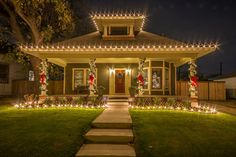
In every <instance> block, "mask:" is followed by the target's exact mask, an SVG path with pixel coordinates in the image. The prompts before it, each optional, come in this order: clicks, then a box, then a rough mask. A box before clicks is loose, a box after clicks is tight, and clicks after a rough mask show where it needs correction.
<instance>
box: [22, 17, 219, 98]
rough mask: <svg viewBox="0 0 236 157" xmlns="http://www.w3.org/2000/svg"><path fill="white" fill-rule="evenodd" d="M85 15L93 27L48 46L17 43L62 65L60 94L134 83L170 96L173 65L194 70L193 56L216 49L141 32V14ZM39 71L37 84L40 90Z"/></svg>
mask: <svg viewBox="0 0 236 157" xmlns="http://www.w3.org/2000/svg"><path fill="white" fill-rule="evenodd" d="M91 18H92V20H93V24H94V25H95V27H96V29H97V31H96V32H93V33H89V34H86V35H83V36H79V37H75V38H72V39H70V40H66V41H63V42H59V43H55V44H51V45H21V49H22V51H24V52H25V53H28V54H30V55H33V56H36V57H39V58H40V59H42V61H43V62H45V60H47V61H48V62H51V63H54V64H57V65H59V66H62V67H64V90H63V94H75V93H76V90H77V89H78V88H79V87H81V86H88V87H89V89H90V91H92V90H93V89H94V88H96V86H103V87H105V91H104V94H109V95H128V94H129V88H130V87H131V86H133V85H137V86H138V88H139V93H142V94H144V95H175V94H176V68H177V67H178V66H180V65H183V64H185V63H188V62H191V63H193V64H191V65H194V66H191V68H190V69H191V70H194V68H195V64H194V60H196V59H197V58H199V57H202V56H204V55H206V54H208V53H211V52H213V51H215V50H216V48H217V45H212V44H209V45H207V44H188V43H184V42H180V41H177V40H173V39H169V38H167V37H163V36H160V35H157V34H153V33H150V32H146V31H144V30H143V26H144V23H145V16H143V15H136V14H135V15H133V14H132V15H131V14H128V15H127V14H126V15H113V14H112V15H109V14H97V15H93V16H92V17H91ZM44 71H45V70H44ZM44 71H41V72H42V73H41V76H42V78H41V79H42V82H41V83H42V85H45V86H44V87H45V88H43V90H44V91H46V83H45V81H46V80H45V79H44V78H46V77H45V73H46V72H44ZM191 74H193V75H195V72H194V73H191ZM137 82H138V84H137ZM95 85H96V86H95ZM45 93H46V92H44V93H43V94H45Z"/></svg>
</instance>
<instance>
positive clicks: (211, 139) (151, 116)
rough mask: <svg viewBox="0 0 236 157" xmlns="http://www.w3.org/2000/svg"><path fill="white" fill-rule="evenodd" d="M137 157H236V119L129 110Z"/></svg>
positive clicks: (227, 116) (220, 116)
mask: <svg viewBox="0 0 236 157" xmlns="http://www.w3.org/2000/svg"><path fill="white" fill-rule="evenodd" d="M130 113H131V116H132V119H133V126H134V134H135V150H136V153H137V156H138V157H159V156H160V157H177V156H178V157H183V156H185V157H203V156H206V157H232V156H236V117H235V116H231V115H227V114H223V113H218V114H216V115H205V114H200V113H190V112H183V111H143V110H131V111H130Z"/></svg>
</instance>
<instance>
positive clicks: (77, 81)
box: [72, 68, 96, 90]
mask: <svg viewBox="0 0 236 157" xmlns="http://www.w3.org/2000/svg"><path fill="white" fill-rule="evenodd" d="M72 77H73V80H72V81H73V82H72V88H73V89H72V90H75V89H76V88H78V87H79V86H89V69H88V68H75V69H73V76H72ZM95 81H96V80H95Z"/></svg>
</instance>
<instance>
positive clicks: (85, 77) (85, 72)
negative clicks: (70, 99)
mask: <svg viewBox="0 0 236 157" xmlns="http://www.w3.org/2000/svg"><path fill="white" fill-rule="evenodd" d="M76 70H83V84H82V86H86V85H88V79H89V78H88V74H89V72H88V70H89V68H72V91H74V90H75V71H76ZM97 72H98V70H97V68H96V80H95V82H96V84H97V76H98V75H97Z"/></svg>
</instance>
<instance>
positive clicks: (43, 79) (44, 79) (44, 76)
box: [40, 73, 46, 85]
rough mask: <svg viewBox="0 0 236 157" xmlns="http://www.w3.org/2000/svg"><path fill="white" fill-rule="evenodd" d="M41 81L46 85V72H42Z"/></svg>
mask: <svg viewBox="0 0 236 157" xmlns="http://www.w3.org/2000/svg"><path fill="white" fill-rule="evenodd" d="M40 83H41V84H42V85H45V84H46V75H45V74H44V73H42V74H41V75H40Z"/></svg>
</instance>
